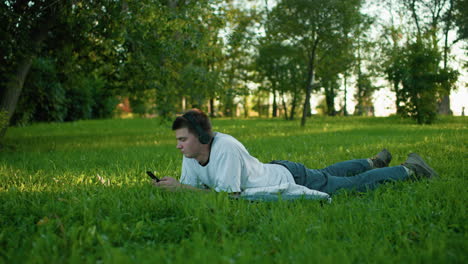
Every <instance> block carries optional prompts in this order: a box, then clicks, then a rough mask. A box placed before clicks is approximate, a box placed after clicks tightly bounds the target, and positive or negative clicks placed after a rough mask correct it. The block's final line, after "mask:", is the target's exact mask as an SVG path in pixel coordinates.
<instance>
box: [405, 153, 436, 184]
mask: <svg viewBox="0 0 468 264" xmlns="http://www.w3.org/2000/svg"><path fill="white" fill-rule="evenodd" d="M401 165H403V166H405V167H406V168H408V169H410V170H411V171H413V172H414V175H415V177H416V178H417V179H420V178H423V177H425V178H434V177H437V176H438V175H437V173H436V172H435V171H434V169H432V168H431V167H429V165H427V163H426V162H425V161H424V160H423V159H422V158H421V157H420V156H419V155H418V154H416V153H410V154H409V155H408V159H407V160H406V161H405V163H403V164H401Z"/></svg>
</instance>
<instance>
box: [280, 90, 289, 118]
mask: <svg viewBox="0 0 468 264" xmlns="http://www.w3.org/2000/svg"><path fill="white" fill-rule="evenodd" d="M281 101H282V103H283V110H284V119H286V120H288V107H287V106H286V101H285V100H284V93H283V92H281Z"/></svg>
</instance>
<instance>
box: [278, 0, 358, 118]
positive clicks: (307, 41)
mask: <svg viewBox="0 0 468 264" xmlns="http://www.w3.org/2000/svg"><path fill="white" fill-rule="evenodd" d="M360 5H361V1H359V0H353V1H339V0H330V1H321V0H288V1H280V2H279V3H278V5H277V6H276V7H275V8H274V9H273V10H272V12H271V20H272V25H273V28H274V29H275V31H274V34H276V35H278V37H279V38H280V39H282V40H283V41H285V42H287V43H290V45H294V46H297V47H298V48H299V50H300V56H302V57H303V58H305V61H306V65H307V72H306V75H305V78H304V79H305V80H306V81H305V84H304V91H305V95H306V96H305V101H304V106H303V113H302V120H301V126H304V125H305V123H306V117H307V116H308V115H309V113H310V98H311V93H312V90H313V88H314V83H315V77H316V76H315V72H316V66H317V62H318V61H319V60H320V59H319V56H320V55H321V54H325V53H326V51H321V48H322V47H326V45H321V44H322V42H324V43H327V42H328V41H330V40H333V39H338V38H340V37H342V34H341V32H343V31H342V30H340V29H341V28H342V27H344V26H345V25H346V26H350V25H351V26H352V25H354V24H355V23H359V19H352V18H359V17H360V12H359V8H360ZM345 23H348V24H345ZM272 33H273V32H272Z"/></svg>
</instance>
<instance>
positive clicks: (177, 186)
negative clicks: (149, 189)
mask: <svg viewBox="0 0 468 264" xmlns="http://www.w3.org/2000/svg"><path fill="white" fill-rule="evenodd" d="M153 185H154V186H156V187H159V188H165V189H169V190H173V191H177V190H181V189H184V190H194V191H202V192H210V191H211V189H202V188H197V187H193V186H192V185H188V184H182V183H180V182H179V181H178V180H176V179H174V178H172V177H164V178H162V179H161V180H160V181H159V182H156V181H155V180H153ZM229 194H230V195H232V196H233V197H239V196H240V192H233V193H229Z"/></svg>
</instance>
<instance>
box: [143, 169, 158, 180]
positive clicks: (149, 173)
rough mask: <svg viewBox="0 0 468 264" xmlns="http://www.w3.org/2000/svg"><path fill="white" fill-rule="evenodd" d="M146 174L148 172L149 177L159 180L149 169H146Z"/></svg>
mask: <svg viewBox="0 0 468 264" xmlns="http://www.w3.org/2000/svg"><path fill="white" fill-rule="evenodd" d="M146 174H148V176H150V178H151V179H153V180H156V182H158V181H159V179H158V177H156V175H154V174H153V173H152V172H151V171H147V172H146Z"/></svg>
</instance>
